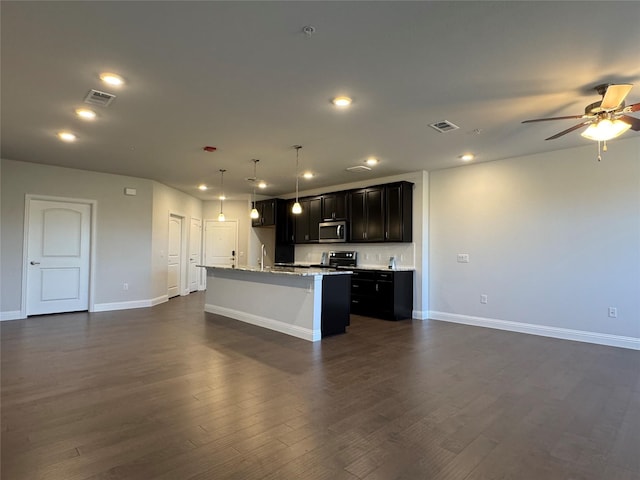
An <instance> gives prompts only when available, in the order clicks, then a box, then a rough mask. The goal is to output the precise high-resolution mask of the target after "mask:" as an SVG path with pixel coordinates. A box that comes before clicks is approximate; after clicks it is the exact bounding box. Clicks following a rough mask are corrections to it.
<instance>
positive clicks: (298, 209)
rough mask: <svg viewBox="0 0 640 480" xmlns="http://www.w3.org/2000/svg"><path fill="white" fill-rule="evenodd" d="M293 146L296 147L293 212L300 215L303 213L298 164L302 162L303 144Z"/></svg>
mask: <svg viewBox="0 0 640 480" xmlns="http://www.w3.org/2000/svg"><path fill="white" fill-rule="evenodd" d="M293 148H295V149H296V203H294V204H293V208H292V209H291V213H293V214H294V215H300V214H301V213H302V205H300V202H299V201H298V180H299V176H298V164H299V163H300V149H301V148H302V145H294V146H293Z"/></svg>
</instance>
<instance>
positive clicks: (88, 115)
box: [76, 108, 96, 120]
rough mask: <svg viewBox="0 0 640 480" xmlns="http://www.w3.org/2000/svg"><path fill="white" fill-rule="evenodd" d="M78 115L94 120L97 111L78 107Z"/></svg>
mask: <svg viewBox="0 0 640 480" xmlns="http://www.w3.org/2000/svg"><path fill="white" fill-rule="evenodd" d="M76 115H77V116H79V117H80V118H82V119H84V120H93V119H94V118H96V112H94V111H93V110H89V109H88V108H76Z"/></svg>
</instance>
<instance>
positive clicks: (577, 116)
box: [522, 115, 584, 123]
mask: <svg viewBox="0 0 640 480" xmlns="http://www.w3.org/2000/svg"><path fill="white" fill-rule="evenodd" d="M569 118H584V115H568V116H566V117H549V118H534V119H533V120H524V121H523V122H522V123H532V122H546V121H548V120H567V119H569Z"/></svg>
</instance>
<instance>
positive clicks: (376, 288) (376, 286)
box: [376, 283, 378, 292]
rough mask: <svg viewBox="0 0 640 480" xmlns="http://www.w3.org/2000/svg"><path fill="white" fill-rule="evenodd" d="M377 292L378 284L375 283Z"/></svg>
mask: <svg viewBox="0 0 640 480" xmlns="http://www.w3.org/2000/svg"><path fill="white" fill-rule="evenodd" d="M377 291H378V284H377V283H376V292H377Z"/></svg>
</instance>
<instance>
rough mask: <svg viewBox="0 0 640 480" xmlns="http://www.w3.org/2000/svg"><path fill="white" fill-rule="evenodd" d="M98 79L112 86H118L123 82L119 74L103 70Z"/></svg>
mask: <svg viewBox="0 0 640 480" xmlns="http://www.w3.org/2000/svg"><path fill="white" fill-rule="evenodd" d="M100 80H102V81H103V82H104V83H107V84H109V85H111V86H113V87H119V86H120V85H122V84H123V83H124V80H123V79H122V77H121V76H120V75H117V74H115V73H109V72H104V73H101V74H100Z"/></svg>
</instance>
